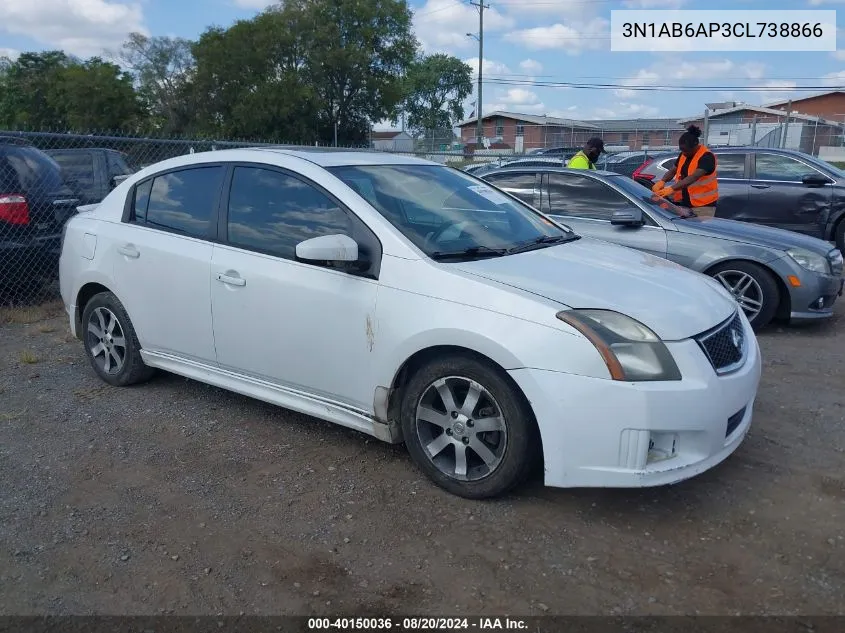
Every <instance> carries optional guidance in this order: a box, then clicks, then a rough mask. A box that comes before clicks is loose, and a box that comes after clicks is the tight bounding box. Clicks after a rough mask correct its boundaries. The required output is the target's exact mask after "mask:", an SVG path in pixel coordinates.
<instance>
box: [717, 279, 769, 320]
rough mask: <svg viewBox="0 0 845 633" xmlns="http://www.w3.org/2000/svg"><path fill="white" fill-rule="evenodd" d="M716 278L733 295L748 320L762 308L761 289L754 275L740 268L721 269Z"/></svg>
mask: <svg viewBox="0 0 845 633" xmlns="http://www.w3.org/2000/svg"><path fill="white" fill-rule="evenodd" d="M716 279H717V280H718V281H719V282H720V283H721V284H722V285H723V286H724V287H725V288H726V289H727V291H728V292H730V293H731V295H733V298H734V299H735V300H736V302H737V303H738V304H739V305H740V307H741V308H742V309H743V311H744V312H745V315H746V316H747V317H748V320H749V321H750V320H752V319H754V317H756V316H757V315H758V314H760V311H761V310H762V309H763V289H762V288H761V287H760V284H759V283H758V282H757V280H756V279H754V277H752V276H751V275H749V274H748V273H745V272H742V271H740V270H723V271H721V272H719V273H717V274H716Z"/></svg>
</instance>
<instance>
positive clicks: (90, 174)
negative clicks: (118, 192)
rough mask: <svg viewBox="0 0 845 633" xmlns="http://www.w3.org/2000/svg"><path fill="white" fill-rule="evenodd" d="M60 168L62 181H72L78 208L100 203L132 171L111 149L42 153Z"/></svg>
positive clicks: (119, 154)
mask: <svg viewBox="0 0 845 633" xmlns="http://www.w3.org/2000/svg"><path fill="white" fill-rule="evenodd" d="M44 151H45V152H46V153H47V154H49V155H50V157H51V158H52V159H53V160H55V161H56V162H57V163H58V164H59V166H60V167H61V168H62V172H63V173H64V177H65V180H67V181H73V183H74V185H75V186H76V188H77V190H78V191H79V193H80V195H81V198H82V204H96V203H98V202H101V201H102V200H103V198H105V197H106V196H107V195H108V194H109V192H110V191H111V190H112V189H114V188H115V187H116V186H117V185H118V184H120V182H121V181H122V180H123V179H125V178H126V177H127V176H129V175H130V174H132V173H134V170H133V169H132V168H131V167H130V166H129V164H128V162H127V157H126V154H124V153H123V152H118V151H117V150H114V149H104V148H99V147H92V148H68V149H48V150H44Z"/></svg>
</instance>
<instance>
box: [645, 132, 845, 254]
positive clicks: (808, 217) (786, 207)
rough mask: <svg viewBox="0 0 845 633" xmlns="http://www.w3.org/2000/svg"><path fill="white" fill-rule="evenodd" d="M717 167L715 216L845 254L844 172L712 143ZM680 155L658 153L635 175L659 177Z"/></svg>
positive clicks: (648, 180)
mask: <svg viewBox="0 0 845 633" xmlns="http://www.w3.org/2000/svg"><path fill="white" fill-rule="evenodd" d="M710 151H712V152H713V153H714V154H715V155H716V164H717V166H718V171H719V203H718V206H717V210H716V215H717V216H718V217H720V218H727V219H728V220H741V221H744V222H753V223H754V224H763V225H765V226H774V227H777V228H780V229H788V230H790V231H796V232H798V233H804V234H806V235H812V236H813V237H818V238H821V239H823V240H827V241H829V242H835V243H836V246H837V247H838V248H839V250H840V251H842V252H843V254H845V172H843V171H842V170H841V169H838V168H837V167H834V166H833V165H831V164H830V163H826V162H824V161H822V160H819V159H818V158H815V157H813V156H810V155H809V154H803V153H801V152H796V151H792V150H785V149H770V148H766V147H723V148H720V147H710ZM677 157H678V154H677V152H675V153H667V154H661V155H659V156H655V157H654V159H653V160H652V161H651V162H650V163H648V164H647V165H645V166H643V167H641V168H639V169H637V170H636V171H635V172H634V174H633V177H634V179H635V180H636V181H637V182H639V183H641V184H643V185H646V186H649V187H650V186H651V184H652V183H654V182H657V181H658V180H660V179H661V178H662V177H663V175H664V174H665V173H666V172H667V171H668V169H669V168H670V167H671V166H672V164H673V162H674V161H675V160H676V159H677Z"/></svg>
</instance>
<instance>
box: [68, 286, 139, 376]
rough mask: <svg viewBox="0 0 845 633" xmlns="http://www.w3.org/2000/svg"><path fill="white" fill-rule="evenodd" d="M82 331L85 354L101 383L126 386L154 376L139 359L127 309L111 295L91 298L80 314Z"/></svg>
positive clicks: (137, 345) (105, 293)
mask: <svg viewBox="0 0 845 633" xmlns="http://www.w3.org/2000/svg"><path fill="white" fill-rule="evenodd" d="M82 328H83V329H82V340H83V341H84V343H85V354H86V355H87V356H88V361H89V362H90V363H91V367H93V368H94V371H95V372H96V373H97V375H98V376H99V377H100V379H101V380H103V381H104V382H107V383H108V384H110V385H113V386H115V387H126V386H129V385H134V384H136V383H139V382H143V381H145V380H148V379H149V378H150V377H151V376H152V375H153V373H154V370H153V369H152V368H150V367H147V365H145V364H144V361H143V360H142V359H141V345H140V343H139V342H138V337H137V336H136V334H135V328H134V327H132V321H130V320H129V315H128V314H127V313H126V309H125V308H124V307H123V304H122V303H120V301H119V300H118V298H117V297H116V296H114V295H113V294H112V293H111V292H101V293H99V294H97V295H94V296H93V297H91V300H90V301H89V302H88V303H87V304H86V305H85V309H84V310H83V312H82Z"/></svg>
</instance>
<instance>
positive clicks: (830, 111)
mask: <svg viewBox="0 0 845 633" xmlns="http://www.w3.org/2000/svg"><path fill="white" fill-rule="evenodd" d="M765 107H767V108H774V109H777V110H786V109H787V108H789V109H790V110H791V111H792V112H798V113H800V114H810V115H812V116H817V117H821V118H823V119H826V120H828V121H839V122H840V123H845V90H831V91H828V92H822V93H819V94H815V95H809V96H805V97H798V98H797V99H793V100H792V102H791V104H790V102H789V101H776V102H774V103H767V104H766V106H765Z"/></svg>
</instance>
